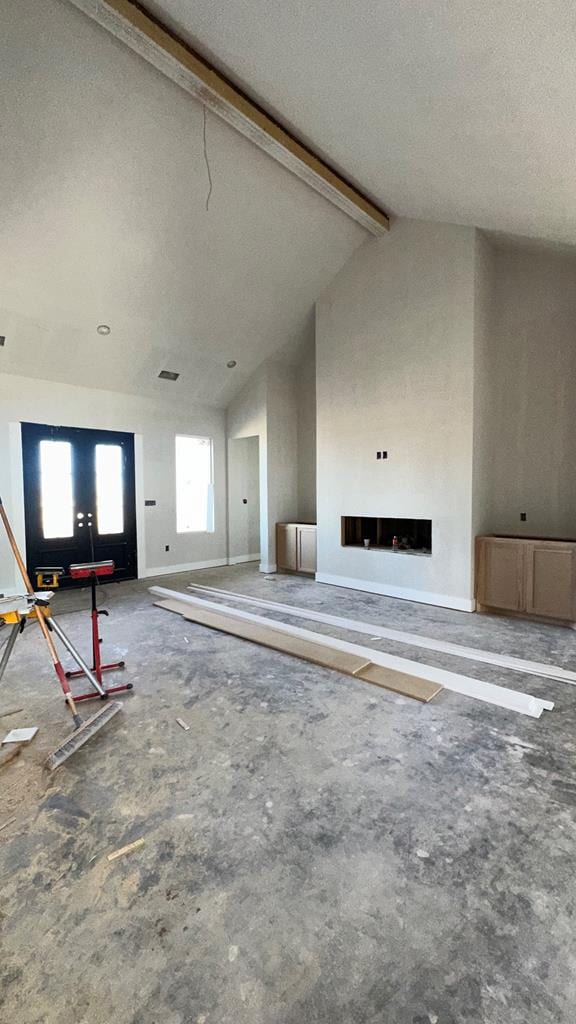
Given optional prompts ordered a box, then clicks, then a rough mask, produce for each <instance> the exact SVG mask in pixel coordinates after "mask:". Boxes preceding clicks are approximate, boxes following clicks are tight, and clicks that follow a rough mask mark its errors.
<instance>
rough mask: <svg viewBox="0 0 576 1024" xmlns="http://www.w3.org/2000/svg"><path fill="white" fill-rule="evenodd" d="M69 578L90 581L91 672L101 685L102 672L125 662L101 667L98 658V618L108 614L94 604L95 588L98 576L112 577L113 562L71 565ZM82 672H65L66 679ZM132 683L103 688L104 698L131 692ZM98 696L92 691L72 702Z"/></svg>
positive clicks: (99, 641)
mask: <svg viewBox="0 0 576 1024" xmlns="http://www.w3.org/2000/svg"><path fill="white" fill-rule="evenodd" d="M68 571H69V573H70V576H71V577H72V579H73V580H87V579H89V580H90V586H91V590H92V611H91V617H92V671H93V673H94V675H95V676H96V678H97V680H98V682H99V683H101V684H102V685H104V684H103V683H102V673H103V672H114V671H115V670H116V669H121V668H124V666H125V664H126V662H124V661H117V662H115V663H114V664H113V665H103V664H102V659H101V657H100V644H101V643H102V640H101V639H100V630H99V628H98V616H99V615H108V612H107V611H105V610H104V609H103V608H100V609H99V608H98V606H97V603H96V586H97V583H98V576H112V575H113V573H114V562H112V561H109V562H84V563H83V564H81V565H71V566H70V568H69V570H68ZM83 675H84V672H81V671H80V672H67V673H66V677H67V679H79V678H80V676H83ZM132 686H133V684H132V683H124V684H123V685H122V686H110V687H104V690H105V696H106V697H107V696H108V694H110V693H122V692H124V691H125V690H131V689H132ZM99 696H100V694H98V693H95V692H94V691H93V690H92V691H90V693H81V694H80V695H79V696H76V694H75V695H74V700H75V701H78V700H92V698H93V697H99ZM101 699H102V698H101Z"/></svg>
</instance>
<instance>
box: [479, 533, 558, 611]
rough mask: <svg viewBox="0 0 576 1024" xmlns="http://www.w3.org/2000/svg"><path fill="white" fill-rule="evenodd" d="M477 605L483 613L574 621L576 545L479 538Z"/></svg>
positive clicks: (532, 540)
mask: <svg viewBox="0 0 576 1024" xmlns="http://www.w3.org/2000/svg"><path fill="white" fill-rule="evenodd" d="M476 543H477V548H476V600H477V601H478V603H479V604H480V605H483V606H485V607H486V608H494V609H498V610H502V611H512V612H520V613H522V612H524V613H526V614H529V615H537V616H539V617H543V618H550V619H556V620H558V621H565V622H574V621H575V620H576V542H574V541H561V540H538V539H535V538H534V539H532V538H524V537H478V539H477V542H476Z"/></svg>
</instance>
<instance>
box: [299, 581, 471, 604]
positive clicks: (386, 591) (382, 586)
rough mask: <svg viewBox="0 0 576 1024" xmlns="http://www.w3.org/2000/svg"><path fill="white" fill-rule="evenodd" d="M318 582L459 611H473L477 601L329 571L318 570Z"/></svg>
mask: <svg viewBox="0 0 576 1024" xmlns="http://www.w3.org/2000/svg"><path fill="white" fill-rule="evenodd" d="M316 583H329V584H330V585H331V586H333V587H346V588H347V589H348V590H362V591H364V593H366V594H381V595H382V597H397V598H399V599H400V600H401V601H416V603H417V604H433V605H436V606H437V607H439V608H454V609H455V610H456V611H457V612H473V611H474V610H475V608H476V601H474V600H473V599H469V598H465V597H451V596H450V595H449V594H432V593H430V592H429V591H427V590H412V589H411V588H410V587H395V586H393V585H392V584H389V583H377V582H373V581H372V580H358V579H356V578H355V577H353V576H333V575H332V573H329V572H317V573H316Z"/></svg>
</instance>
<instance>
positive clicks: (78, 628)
mask: <svg viewBox="0 0 576 1024" xmlns="http://www.w3.org/2000/svg"><path fill="white" fill-rule="evenodd" d="M194 578H195V579H196V580H198V581H200V582H207V583H213V584H214V585H216V586H219V585H222V586H229V587H230V588H231V589H236V590H239V591H244V592H245V593H254V594H257V595H259V596H264V597H270V598H271V599H278V600H280V601H287V602H290V601H293V602H294V603H299V604H303V605H307V606H310V607H312V606H314V607H317V608H321V609H323V610H326V611H332V612H334V613H336V614H341V615H351V616H353V617H355V618H366V619H368V620H370V621H374V622H381V623H383V624H386V625H392V626H396V627H399V628H404V629H407V630H412V631H415V632H422V633H423V634H428V635H434V636H441V637H442V638H445V639H449V640H453V641H456V642H458V641H459V642H462V643H466V644H467V645H476V646H484V647H486V648H487V649H492V650H499V651H502V652H503V653H514V654H517V655H519V656H522V657H529V658H537V659H540V660H551V661H552V660H554V661H556V662H558V663H561V664H564V665H566V666H567V667H574V661H575V656H574V636H573V634H571V633H570V632H569V631H568V630H562V629H558V628H555V627H545V626H540V625H532V624H527V623H525V622H513V621H509V620H505V619H496V618H492V617H475V616H470V615H465V614H462V613H458V612H450V611H448V610H444V609H438V608H426V607H424V606H419V605H413V604H409V603H406V602H400V601H397V602H395V601H391V600H388V599H385V598H379V597H374V596H372V595H366V594H353V593H351V592H350V591H335V590H332V589H330V588H328V587H324V586H321V585H319V584H314V583H311V582H310V581H308V580H303V579H299V578H293V577H278V578H277V579H274V581H267V580H264V579H262V577H259V576H258V574H257V573H256V572H255V571H254V570H253V568H245V567H235V568H234V569H222V570H220V569H219V570H210V571H206V572H201V573H196V574H194ZM186 582H188V577H187V576H180V577H175V578H174V579H173V580H171V579H170V578H168V579H164V580H162V583H163V584H164V585H166V586H174V587H175V588H178V589H184V587H185V584H186ZM105 594H106V604H107V606H108V607H109V608H110V610H111V612H112V615H111V617H110V619H109V620H106V621H105V623H104V624H103V630H105V643H106V645H107V650H108V651H109V652H110V655H114V656H115V657H116V656H118V657H120V656H125V657H126V659H127V661H128V670H127V671H128V672H129V673H130V675H131V677H132V678H135V677H138V684H137V689H136V690H135V691H134V693H133V695H131V696H127V697H126V698H123V701H124V711H123V713H122V715H119V716H117V718H116V719H114V722H113V723H111V724H110V726H109V727H108V729H107V730H106V731H105V732H103V733H101V735H100V737H99V738H98V740H96V741H94V742H93V743H92V744H89V745H88V746H87V747H86V748H84V750H83V751H82V752H80V753H78V754H77V755H76V756H75V757H74V758H73V759H71V760H70V761H69V762H68V763H67V765H66V766H65V767H64V768H63V769H61V770H60V771H59V772H57V773H56V774H55V775H54V776H51V777H49V778H46V779H44V781H43V786H44V793H43V795H42V796H41V797H40V798H39V799H37V800H35V801H34V802H29V803H26V802H23V804H22V808H21V809H19V811H18V812H17V822H16V823H15V825H14V826H11V827H10V828H9V829H6V831H5V832H3V833H0V882H1V885H2V897H1V900H2V901H1V904H0V915H1V916H0V928H1V932H0V934H1V942H2V946H1V949H2V955H1V957H0V1007H1V1008H2V1012H1V1014H0V1016H1V1019H2V1020H4V1019H6V1020H10V1021H12V1022H13V1024H40V1022H41V1024H112V1022H113V1024H198V1022H199V1024H312V1022H322V1024H532V1022H536V1021H538V1024H572V1022H573V1021H574V1019H575V1017H576V980H575V979H576V972H575V969H574V968H575V966H576V937H575V934H574V899H573V898H572V895H571V892H572V889H573V874H574V853H575V839H576V822H575V818H574V804H575V803H576V784H575V783H574V771H573V765H574V754H575V750H576V744H575V741H574V738H573V735H574V724H575V720H576V690H575V689H574V688H572V687H570V686H568V685H567V684H562V683H553V682H551V681H545V680H540V679H538V678H536V677H533V676H530V677H528V676H526V677H523V676H517V675H515V674H512V673H507V672H504V671H502V670H498V669H495V668H493V667H490V666H479V665H475V664H474V663H472V662H463V661H460V662H457V661H456V660H455V659H450V658H448V657H447V656H442V655H434V656H433V657H432V656H430V657H429V656H428V654H427V653H426V652H423V651H421V650H415V651H413V652H412V651H409V649H407V648H405V647H402V648H400V645H393V644H389V643H388V642H386V641H380V642H379V645H378V646H379V648H380V649H382V650H390V651H393V652H394V653H402V654H403V655H405V656H406V655H407V654H408V655H409V656H412V655H413V656H414V657H415V658H420V659H421V660H423V661H425V660H429V661H430V662H431V663H434V664H439V665H446V666H449V667H451V668H453V669H455V670H456V671H461V672H465V673H466V674H469V675H475V676H477V677H478V678H485V679H489V680H490V681H492V682H496V683H497V682H501V683H505V684H506V685H509V686H515V687H517V688H518V689H530V690H531V692H534V693H536V694H538V695H539V696H548V697H551V698H552V699H554V700H556V701H557V706H556V710H555V711H554V712H552V713H551V714H545V715H544V716H543V718H542V719H541V720H540V721H535V720H533V719H529V718H523V717H521V716H518V715H515V714H513V713H512V712H506V711H504V710H501V709H497V708H492V707H489V706H487V705H482V704H480V703H478V702H475V701H471V700H466V699H465V698H463V697H459V696H457V695H455V694H450V693H446V692H444V693H443V694H442V695H441V696H440V697H439V698H438V699H437V700H436V701H434V702H433V703H432V704H430V705H427V706H421V705H417V704H415V703H413V702H410V701H405V702H403V703H402V704H399V703H398V702H397V698H395V697H394V695H391V694H387V693H385V692H384V691H381V690H375V689H374V688H371V687H370V686H368V685H366V684H364V683H360V682H356V681H354V680H352V679H350V678H348V677H344V676H340V675H338V674H336V673H333V672H329V671H327V670H323V669H320V668H317V667H316V666H313V665H310V664H306V663H303V662H299V661H295V660H293V659H291V658H289V657H287V656H284V655H281V654H277V653H275V652H272V651H267V650H265V649H264V648H260V647H256V646H254V645H251V644H248V643H245V642H243V641H240V640H237V639H235V638H233V637H228V636H224V635H222V634H218V633H214V632H210V631H208V630H206V629H203V628H201V627H197V626H195V625H194V624H193V623H185V622H184V621H183V620H182V619H180V618H179V617H178V616H176V615H172V614H169V613H167V612H163V611H161V610H159V609H156V608H154V607H153V606H152V603H151V598H150V596H149V595H148V593H147V590H146V588H145V586H144V585H143V584H126V585H122V586H113V587H111V588H108V589H107V590H106V591H105ZM58 603H59V605H60V608H61V615H62V620H63V625H64V627H65V628H66V629H67V630H68V631H69V632H70V634H71V636H72V637H73V639H75V640H77V641H78V642H79V643H82V644H84V645H86V641H87V639H88V635H87V631H88V619H87V613H86V612H85V611H84V612H83V614H82V615H80V614H78V612H77V611H76V610H75V609H77V608H78V607H79V605H80V604H82V605H83V606H84V607H85V606H86V604H87V595H86V594H85V593H84V594H82V595H78V594H76V595H71V594H64V593H63V594H61V595H59V597H58ZM282 618H284V619H286V621H288V617H286V616H282ZM294 621H296V620H294ZM299 624H300V625H301V624H302V623H299ZM313 628H315V629H316V628H318V631H322V629H323V627H321V626H318V627H316V625H314V626H313ZM326 631H330V630H328V629H326ZM334 632H335V633H337V634H338V635H341V636H344V637H348V638H350V639H353V640H356V641H357V640H358V636H357V634H352V633H346V632H345V631H341V630H334ZM184 637H186V638H187V639H188V643H184V639H183V638H184ZM5 687H6V688H7V687H11V688H13V689H14V690H15V691H16V688H19V692H22V693H23V692H26V694H27V695H28V696H29V699H30V707H31V714H35V715H36V716H37V720H38V724H41V726H42V729H41V733H40V734H39V736H38V739H37V741H35V744H36V749H37V750H39V751H42V750H43V747H42V744H45V745H46V749H49V747H50V746H51V745H54V744H55V743H56V742H57V741H58V739H59V738H61V736H62V735H64V733H65V731H66V728H67V724H66V718H65V711H64V710H63V709H62V707H61V702H60V699H59V697H58V694H57V691H56V689H55V687H54V685H53V683H52V680H51V672H50V668H49V666H48V665H47V663H46V659H45V656H44V652H43V651H42V649H41V647H40V641H39V639H38V638H36V636H35V635H33V633H32V631H31V630H30V631H28V632H27V633H26V634H25V635H24V638H23V640H22V642H21V644H20V649H19V650H18V651H17V652H16V655H15V658H14V662H13V664H12V665H11V667H10V670H9V674H7V676H6V682H5ZM92 707H93V708H94V707H95V705H92ZM183 713H184V714H183ZM177 716H180V717H185V719H186V721H187V722H188V724H189V725H190V731H189V732H184V731H183V730H182V729H181V728H180V727H179V726H178V724H177V723H176V721H175V718H176V717H177ZM29 717H30V716H28V719H29ZM28 719H27V722H28ZM35 721H36V719H35ZM19 724H20V722H19ZM21 724H26V722H22V723H21ZM28 724H29V722H28ZM36 756H37V755H36V754H35V753H34V748H30V751H29V752H28V751H27V752H26V754H25V756H24V761H23V767H16V762H15V763H14V765H12V766H9V767H8V768H6V769H5V770H4V772H3V775H2V777H1V778H0V783H2V784H3V785H4V782H5V781H6V786H7V788H8V787H9V786H10V785H11V784H12V780H15V779H17V778H22V777H26V776H27V775H28V774H29V775H30V777H32V773H33V772H34V771H36V772H38V770H39V769H38V767H37V764H36V762H35V761H34V757H36ZM17 773H21V774H20V775H18V774H17ZM1 805H2V793H1V792H0V807H1ZM4 817H5V815H4V814H3V813H2V812H1V811H0V822H1V821H3V820H4ZM140 837H142V838H144V840H145V843H144V846H142V847H141V848H140V849H138V850H137V851H135V852H134V853H133V854H128V855H127V856H126V857H124V858H121V859H119V860H117V861H114V862H111V863H110V862H108V861H107V859H106V854H107V853H109V852H111V851H113V850H115V849H117V848H119V847H121V846H123V845H125V844H127V843H130V842H132V841H134V840H135V839H137V838H140Z"/></svg>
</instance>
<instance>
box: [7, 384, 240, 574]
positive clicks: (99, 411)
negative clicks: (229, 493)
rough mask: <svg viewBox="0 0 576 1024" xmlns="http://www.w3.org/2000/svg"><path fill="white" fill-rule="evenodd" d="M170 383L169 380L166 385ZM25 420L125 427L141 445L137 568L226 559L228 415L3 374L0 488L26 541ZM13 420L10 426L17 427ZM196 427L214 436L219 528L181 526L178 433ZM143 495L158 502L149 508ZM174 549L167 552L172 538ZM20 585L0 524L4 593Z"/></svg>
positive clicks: (152, 570) (147, 570) (170, 396)
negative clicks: (178, 524) (22, 432)
mask: <svg viewBox="0 0 576 1024" xmlns="http://www.w3.org/2000/svg"><path fill="white" fill-rule="evenodd" d="M170 387H171V385H170V384H167V389H168V388H170ZM20 421H29V422H38V423H51V424H58V425H67V426H75V427H99V428H102V429H106V430H126V431H129V432H131V433H135V434H136V435H139V437H138V444H137V448H136V463H137V516H138V534H139V538H138V540H139V545H138V552H139V567H138V568H139V575H141V576H144V575H155V574H156V573H162V572H169V571H176V570H177V569H179V568H182V569H185V568H188V567H194V566H196V565H203V564H206V563H207V562H208V563H216V564H224V563H225V562H226V557H227V551H226V546H227V545H226V539H227V538H226V465H225V432H224V414H223V412H221V411H220V410H214V409H210V408H201V407H190V406H189V405H188V404H187V403H185V404H179V403H178V402H177V401H175V400H174V392H173V391H172V392H169V391H168V390H167V393H166V398H165V399H164V400H159V399H150V398H144V397H142V398H137V397H136V396H134V395H119V394H117V393H116V392H107V391H100V390H98V391H96V390H91V389H90V388H80V387H73V386H71V385H67V384H54V383H51V384H48V383H46V382H42V381H38V380H31V379H29V378H24V377H15V376H12V375H9V374H0V439H1V441H0V445H1V447H0V495H1V496H2V499H3V501H4V503H5V505H6V508H7V510H8V513H9V514H10V516H11V517H12V518H13V520H14V523H15V527H16V529H17V532H18V540H19V542H20V543H21V544H22V547H24V535H23V523H24V509H23V491H22V468H21V449H19V427H18V424H19V422H20ZM11 424H13V425H14V426H12V428H11V426H10V425H11ZM177 433H182V434H197V435H201V436H206V437H212V438H213V441H214V485H215V530H214V532H213V533H201V534H200V533H193V534H191V533H187V534H177V533H176V510H175V504H176V499H175V475H174V437H175V434H177ZM145 499H154V500H156V502H157V504H156V506H155V507H152V508H150V507H149V508H144V500H145ZM167 544H168V545H169V546H170V551H168V552H166V551H165V546H166V545H167ZM15 586H20V584H19V582H18V581H17V578H16V574H15V569H14V564H13V559H12V557H11V554H10V551H9V549H8V546H7V543H6V540H5V537H4V536H3V535H2V531H1V530H0V592H2V591H7V592H10V591H13V589H14V587H15Z"/></svg>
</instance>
